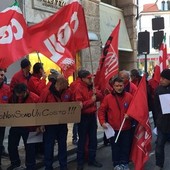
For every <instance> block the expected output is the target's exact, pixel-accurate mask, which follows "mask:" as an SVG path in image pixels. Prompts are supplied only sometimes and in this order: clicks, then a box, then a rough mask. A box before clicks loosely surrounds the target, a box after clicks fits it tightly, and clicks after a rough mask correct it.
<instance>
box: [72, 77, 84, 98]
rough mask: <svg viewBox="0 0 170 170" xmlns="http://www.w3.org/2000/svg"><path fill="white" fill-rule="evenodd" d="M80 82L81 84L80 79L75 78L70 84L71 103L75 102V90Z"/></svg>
mask: <svg viewBox="0 0 170 170" xmlns="http://www.w3.org/2000/svg"><path fill="white" fill-rule="evenodd" d="M80 82H81V79H80V78H77V79H76V80H75V81H73V82H72V83H71V84H70V91H71V98H72V101H75V92H76V88H77V86H78V85H79V84H80Z"/></svg>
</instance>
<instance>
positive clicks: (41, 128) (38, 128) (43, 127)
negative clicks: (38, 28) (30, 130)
mask: <svg viewBox="0 0 170 170" xmlns="http://www.w3.org/2000/svg"><path fill="white" fill-rule="evenodd" d="M36 132H37V134H39V133H44V132H45V126H39V127H37V129H36Z"/></svg>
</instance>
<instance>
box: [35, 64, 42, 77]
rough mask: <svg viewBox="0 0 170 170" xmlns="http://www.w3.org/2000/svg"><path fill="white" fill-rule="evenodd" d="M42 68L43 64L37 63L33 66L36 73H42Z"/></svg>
mask: <svg viewBox="0 0 170 170" xmlns="http://www.w3.org/2000/svg"><path fill="white" fill-rule="evenodd" d="M40 69H43V64H42V63H35V64H34V66H33V73H35V74H37V73H40Z"/></svg>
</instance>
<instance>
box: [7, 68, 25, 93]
mask: <svg viewBox="0 0 170 170" xmlns="http://www.w3.org/2000/svg"><path fill="white" fill-rule="evenodd" d="M27 82H28V78H27V77H25V75H24V72H23V70H22V69H21V70H19V71H18V72H16V73H15V74H14V75H13V77H12V79H11V83H10V90H11V91H12V90H13V89H14V86H15V85H16V84H18V83H24V84H26V85H27Z"/></svg>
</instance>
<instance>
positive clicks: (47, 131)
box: [0, 58, 170, 170]
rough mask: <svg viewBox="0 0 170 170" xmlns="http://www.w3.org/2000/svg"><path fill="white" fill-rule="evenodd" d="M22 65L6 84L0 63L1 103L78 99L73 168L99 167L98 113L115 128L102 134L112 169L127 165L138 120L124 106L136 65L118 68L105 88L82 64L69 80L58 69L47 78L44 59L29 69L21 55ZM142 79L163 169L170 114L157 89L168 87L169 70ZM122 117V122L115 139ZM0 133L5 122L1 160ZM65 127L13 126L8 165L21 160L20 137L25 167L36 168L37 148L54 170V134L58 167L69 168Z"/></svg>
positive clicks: (135, 76) (47, 166)
mask: <svg viewBox="0 0 170 170" xmlns="http://www.w3.org/2000/svg"><path fill="white" fill-rule="evenodd" d="M20 66H21V69H20V70H19V71H18V72H17V73H15V74H14V75H13V77H12V79H11V82H10V85H9V86H8V85H7V84H6V83H5V71H4V70H3V69H1V68H0V99H1V100H0V102H1V103H2V104H3V103H47V102H71V101H77V102H79V104H80V107H81V119H80V123H77V124H75V125H74V126H75V127H74V128H76V129H77V130H76V131H75V132H74V133H75V134H74V135H75V137H74V138H73V144H76V145H77V170H83V169H84V163H85V162H86V161H88V165H89V166H92V167H97V168H101V169H102V167H103V165H102V164H101V163H100V162H98V161H97V160H96V151H97V127H98V124H97V118H98V120H99V123H100V125H101V126H102V127H103V129H107V128H108V124H110V126H111V127H112V128H113V129H114V131H115V135H114V136H113V137H111V138H109V139H106V136H105V140H107V144H109V145H110V146H111V151H112V155H111V157H112V164H113V169H114V170H129V161H130V151H131V147H132V141H133V136H134V133H135V128H136V125H137V124H138V122H137V121H136V120H134V119H132V118H131V117H129V116H128V115H127V114H126V112H127V109H128V107H129V105H130V102H131V100H132V98H133V95H134V94H135V92H136V91H137V88H138V85H139V83H140V80H141V79H142V77H141V76H140V74H139V72H138V70H137V69H133V70H131V71H126V70H121V71H119V73H118V75H116V76H114V77H111V79H110V81H109V82H108V86H107V89H105V90H104V91H103V92H102V91H100V90H99V89H98V88H96V87H94V83H93V77H94V75H92V74H91V73H90V72H89V71H87V70H85V69H81V70H79V71H78V78H77V79H76V80H75V81H74V82H73V83H72V84H71V85H70V86H69V84H68V81H67V79H65V78H64V76H63V75H62V74H60V73H58V72H56V71H54V72H52V73H51V74H50V75H49V76H48V80H49V82H48V83H47V82H46V81H47V79H46V78H47V75H46V73H45V71H44V68H43V64H42V63H35V64H34V66H33V72H32V74H31V73H30V69H31V63H30V61H29V60H28V59H26V58H25V59H23V60H22V61H21V65H20ZM146 81H147V80H146ZM146 84H147V97H148V101H149V100H150V101H152V103H151V104H149V103H148V106H149V108H150V110H151V111H152V112H153V114H154V115H153V117H154V124H155V127H157V133H158V134H157V141H156V151H155V153H156V167H155V170H161V168H163V165H164V157H165V155H164V146H165V143H166V141H167V139H168V137H169V134H170V126H169V119H170V115H169V114H163V111H162V109H161V102H160V95H164V94H169V93H170V70H169V69H165V70H163V71H162V73H161V79H160V84H159V83H157V84H156V83H154V80H153V79H152V80H149V81H147V83H146ZM155 84H156V85H155ZM42 89H43V90H42ZM98 101H99V102H100V105H99V108H98V107H97V104H96V102H98ZM153 101H154V102H153ZM97 109H98V110H97ZM124 119H125V123H124V125H123V127H122V130H121V133H120V135H119V138H118V140H117V141H116V142H115V140H116V137H117V134H118V132H119V129H120V127H121V124H122V122H123V120H124ZM32 131H34V132H37V133H43V142H42V143H38V144H37V143H36V144H35V143H31V144H30V143H27V139H28V135H29V132H32ZM4 133H5V127H0V163H1V157H2V154H3V139H4ZM67 133H68V127H67V124H56V125H45V126H44V125H42V126H35V127H33V126H31V127H30V126H29V127H11V128H10V130H9V136H8V153H9V159H10V162H11V164H10V166H9V167H8V168H7V170H14V169H16V168H18V167H20V166H21V160H20V157H19V153H18V146H19V142H20V139H21V137H22V139H23V142H24V146H25V166H26V170H34V169H36V154H37V153H39V152H40V153H41V154H42V155H43V156H44V165H45V170H53V161H54V157H53V155H54V146H55V141H56V140H57V143H58V160H59V165H60V170H68V167H67ZM77 133H78V134H77ZM74 135H73V136H74ZM105 142H106V141H104V144H105ZM37 148H38V150H37ZM103 169H104V167H103Z"/></svg>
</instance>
